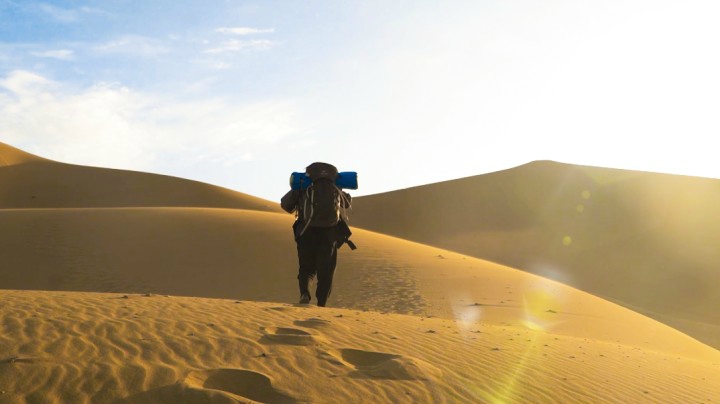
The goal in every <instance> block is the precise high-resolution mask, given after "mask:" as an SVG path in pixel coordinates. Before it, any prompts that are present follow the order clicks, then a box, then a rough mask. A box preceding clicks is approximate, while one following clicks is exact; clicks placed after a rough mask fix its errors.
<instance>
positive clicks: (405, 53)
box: [0, 0, 720, 200]
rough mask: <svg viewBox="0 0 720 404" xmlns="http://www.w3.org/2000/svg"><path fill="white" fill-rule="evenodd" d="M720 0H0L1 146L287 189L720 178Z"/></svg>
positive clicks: (264, 192) (240, 187) (253, 189)
mask: <svg viewBox="0 0 720 404" xmlns="http://www.w3.org/2000/svg"><path fill="white" fill-rule="evenodd" d="M718 20H720V2H718V1H716V0H707V1H703V0H676V1H667V0H602V1H600V0H597V1H578V0H567V1H563V0H546V1H537V0H524V1H523V0H467V1H464V0H451V1H426V0H393V1H388V0H362V1H361V0H347V1H335V0H286V1H281V0H263V1H241V0H237V1H231V0H214V1H207V0H174V1H170V0H145V1H130V0H94V1H93V0H73V1H70V0H68V1H33V0H0V142H3V143H7V144H10V145H12V146H14V147H17V148H20V149H23V150H25V151H28V152H30V153H33V154H37V155H40V156H42V157H46V158H50V159H54V160H58V161H62V162H66V163H73V164H83V165H92V166H100V167H110V168H121V169H129V170H137V171H146V172H152V173H158V174H165V175H172V176H178V177H183V178H189V179H193V180H198V181H203V182H207V183H210V184H214V185H219V186H223V187H226V188H230V189H233V190H236V191H240V192H243V193H247V194H251V195H255V196H259V197H261V198H265V199H269V200H279V198H280V197H281V196H282V195H283V194H284V193H285V192H286V191H287V189H288V187H289V186H288V178H289V176H290V173H292V172H293V171H303V170H304V168H305V167H306V166H307V165H309V164H310V163H312V162H314V161H324V162H329V163H332V164H334V165H336V166H337V167H338V169H339V170H340V171H356V172H358V179H359V185H360V188H359V189H358V190H357V191H354V192H353V195H355V196H360V195H368V194H374V193H380V192H387V191H392V190H396V189H402V188H407V187H411V186H417V185H423V184H429V183H434V182H439V181H446V180H451V179H456V178H462V177H468V176H473V175H479V174H485V173H489V172H493V171H498V170H504V169H508V168H512V167H515V166H519V165H522V164H526V163H529V162H531V161H535V160H554V161H558V162H563V163H570V164H581V165H590V166H600V167H611V168H620V169H630V170H641V171H652V172H661V173H670V174H682V175H691V176H700V177H709V178H720V163H718V161H720V160H718V158H717V152H716V150H717V149H716V148H714V147H713V146H711V144H712V145H714V142H715V136H717V135H718V134H720V114H719V113H718V111H720V75H719V74H718V73H717V72H718V71H720V52H718V48H719V46H720V44H719V42H720V24H717V21H718Z"/></svg>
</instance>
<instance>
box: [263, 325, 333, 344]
mask: <svg viewBox="0 0 720 404" xmlns="http://www.w3.org/2000/svg"><path fill="white" fill-rule="evenodd" d="M261 330H262V331H263V333H265V335H263V336H262V338H260V342H261V343H264V344H286V345H314V344H317V343H318V342H319V341H318V337H317V336H316V335H313V334H310V333H309V332H307V331H303V330H298V329H296V328H286V327H263V328H261Z"/></svg>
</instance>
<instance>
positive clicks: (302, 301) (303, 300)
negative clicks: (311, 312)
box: [300, 294, 310, 304]
mask: <svg viewBox="0 0 720 404" xmlns="http://www.w3.org/2000/svg"><path fill="white" fill-rule="evenodd" d="M309 303H310V295H306V294H303V295H302V296H300V304H309Z"/></svg>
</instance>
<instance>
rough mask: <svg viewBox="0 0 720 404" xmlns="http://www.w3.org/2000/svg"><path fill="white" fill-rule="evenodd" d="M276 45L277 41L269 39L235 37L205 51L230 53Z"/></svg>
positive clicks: (263, 48) (266, 48) (268, 47)
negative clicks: (247, 39) (240, 38)
mask: <svg viewBox="0 0 720 404" xmlns="http://www.w3.org/2000/svg"><path fill="white" fill-rule="evenodd" d="M274 45H275V42H273V41H270V40H267V39H254V40H249V41H241V40H237V39H233V40H230V41H225V42H223V43H222V44H220V45H219V46H217V47H214V48H210V49H207V50H206V51H205V53H228V52H240V51H245V50H259V51H261V50H268V49H270V48H272V47H273V46H274Z"/></svg>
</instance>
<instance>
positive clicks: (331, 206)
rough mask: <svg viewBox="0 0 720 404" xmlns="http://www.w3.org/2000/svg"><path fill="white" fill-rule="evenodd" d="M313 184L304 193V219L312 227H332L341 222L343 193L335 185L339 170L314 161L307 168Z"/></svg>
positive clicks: (302, 208)
mask: <svg viewBox="0 0 720 404" xmlns="http://www.w3.org/2000/svg"><path fill="white" fill-rule="evenodd" d="M306 172H307V175H308V176H309V177H310V179H311V180H312V184H311V185H310V186H309V187H307V189H305V191H304V195H303V203H302V207H301V210H302V212H301V213H302V219H303V221H304V222H305V223H306V225H307V226H310V227H332V226H336V225H337V224H338V222H340V218H341V210H342V209H343V205H344V204H343V195H342V192H341V191H340V189H339V188H338V187H337V186H336V185H335V179H336V178H337V176H338V170H337V168H335V167H334V166H333V165H330V164H326V163H313V164H310V165H309V166H308V167H307V169H306Z"/></svg>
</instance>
